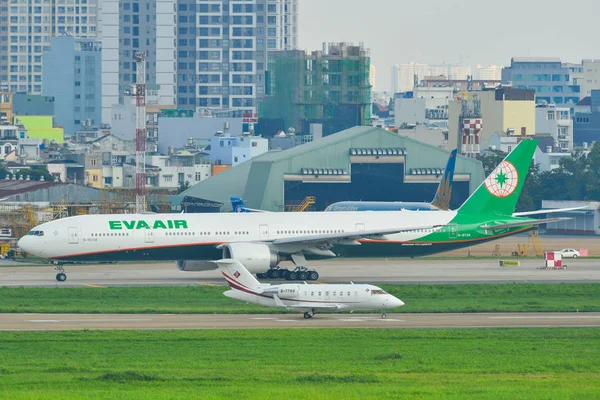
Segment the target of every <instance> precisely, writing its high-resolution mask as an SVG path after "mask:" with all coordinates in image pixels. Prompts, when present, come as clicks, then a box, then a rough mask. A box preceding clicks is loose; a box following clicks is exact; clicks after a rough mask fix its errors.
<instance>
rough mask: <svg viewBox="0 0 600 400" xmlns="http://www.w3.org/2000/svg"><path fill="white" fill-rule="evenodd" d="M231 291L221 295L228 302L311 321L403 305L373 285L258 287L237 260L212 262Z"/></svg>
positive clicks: (255, 281) (384, 314) (288, 284)
mask: <svg viewBox="0 0 600 400" xmlns="http://www.w3.org/2000/svg"><path fill="white" fill-rule="evenodd" d="M216 263H217V265H218V266H219V269H220V270H221V273H222V274H223V276H224V277H225V279H226V280H227V283H229V286H231V289H232V290H228V291H226V292H225V293H223V294H224V295H225V296H227V297H230V298H232V299H236V300H241V301H246V302H249V303H255V304H259V305H261V306H266V307H275V308H281V309H286V310H297V311H304V318H306V319H308V318H312V316H313V315H315V312H316V311H317V310H322V311H329V312H340V311H353V310H381V318H383V319H385V318H386V311H387V310H388V309H391V308H397V307H401V306H403V305H404V303H403V302H402V301H401V300H399V299H397V298H396V297H394V296H392V295H391V294H389V293H386V292H385V291H384V290H382V289H381V288H378V287H377V286H373V285H355V284H334V285H329V284H324V285H313V284H307V283H304V284H291V283H286V284H282V285H270V284H262V283H260V282H259V281H257V280H256V278H254V276H253V275H252V274H251V273H250V272H249V271H248V270H247V269H246V268H245V267H244V266H243V265H242V263H240V262H239V261H237V260H234V259H223V260H219V261H216Z"/></svg>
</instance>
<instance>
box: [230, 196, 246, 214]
mask: <svg viewBox="0 0 600 400" xmlns="http://www.w3.org/2000/svg"><path fill="white" fill-rule="evenodd" d="M231 208H232V209H233V212H236V213H243V212H250V210H248V209H247V208H246V204H245V203H244V200H242V199H241V198H239V197H232V198H231Z"/></svg>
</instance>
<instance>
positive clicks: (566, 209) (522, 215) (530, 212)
mask: <svg viewBox="0 0 600 400" xmlns="http://www.w3.org/2000/svg"><path fill="white" fill-rule="evenodd" d="M586 208H588V209H589V208H590V206H582V207H570V208H552V209H550V210H536V211H524V212H518V213H513V215H512V216H513V217H526V216H528V215H537V214H552V213H558V212H566V211H575V210H584V209H586Z"/></svg>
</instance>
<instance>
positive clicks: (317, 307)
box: [287, 305, 339, 310]
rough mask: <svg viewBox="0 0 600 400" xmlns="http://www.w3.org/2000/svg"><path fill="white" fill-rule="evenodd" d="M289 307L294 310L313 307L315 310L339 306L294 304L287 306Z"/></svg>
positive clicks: (335, 308)
mask: <svg viewBox="0 0 600 400" xmlns="http://www.w3.org/2000/svg"><path fill="white" fill-rule="evenodd" d="M287 308H290V309H293V310H310V309H311V308H314V309H315V310H337V309H338V308H339V307H338V306H333V305H331V306H325V305H321V306H312V305H311V306H301V305H293V306H287Z"/></svg>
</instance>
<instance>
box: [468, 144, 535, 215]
mask: <svg viewBox="0 0 600 400" xmlns="http://www.w3.org/2000/svg"><path fill="white" fill-rule="evenodd" d="M536 147H537V141H536V140H522V141H521V142H520V143H519V144H518V145H517V147H515V149H514V150H513V151H511V152H510V154H509V155H508V156H506V158H505V159H504V160H503V161H502V162H501V163H500V165H498V166H497V167H496V168H495V169H494V170H493V171H492V173H491V174H490V175H489V176H488V177H487V178H486V180H485V181H484V182H483V183H482V184H481V185H480V186H479V187H478V188H477V190H475V191H474V192H473V194H472V195H471V196H470V197H469V198H468V199H467V201H465V202H464V204H463V205H462V206H461V207H460V208H459V209H458V213H459V214H478V213H486V214H498V215H512V213H513V212H514V211H515V206H516V205H517V201H518V200H519V196H520V195H521V190H522V189H523V183H524V182H525V178H526V177H527V172H528V171H529V166H530V165H531V159H532V158H533V154H534V153H535V148H536Z"/></svg>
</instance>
